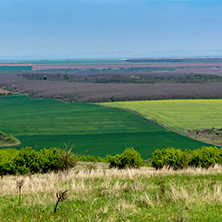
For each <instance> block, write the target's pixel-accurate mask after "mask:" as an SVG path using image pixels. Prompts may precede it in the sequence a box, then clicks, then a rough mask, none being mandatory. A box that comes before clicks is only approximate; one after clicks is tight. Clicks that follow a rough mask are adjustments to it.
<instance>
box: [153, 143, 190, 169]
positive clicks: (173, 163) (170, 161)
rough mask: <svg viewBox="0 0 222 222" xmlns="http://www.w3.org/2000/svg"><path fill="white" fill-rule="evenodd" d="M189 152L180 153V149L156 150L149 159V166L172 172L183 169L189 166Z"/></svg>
mask: <svg viewBox="0 0 222 222" xmlns="http://www.w3.org/2000/svg"><path fill="white" fill-rule="evenodd" d="M189 156H190V155H189V152H187V151H185V152H182V151H181V150H180V149H178V150H175V148H172V147H170V148H166V149H162V150H159V149H157V150H156V151H155V152H154V153H153V154H152V158H151V165H152V166H153V167H155V168H156V169H162V168H163V167H164V166H167V167H169V168H173V169H174V170H177V169H183V168H185V167H187V166H188V164H189Z"/></svg>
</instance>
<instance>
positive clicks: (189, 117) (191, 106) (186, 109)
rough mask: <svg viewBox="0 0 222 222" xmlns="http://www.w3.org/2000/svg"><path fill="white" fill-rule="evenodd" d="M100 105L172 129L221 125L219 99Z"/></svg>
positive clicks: (204, 127)
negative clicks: (119, 109) (135, 113)
mask: <svg viewBox="0 0 222 222" xmlns="http://www.w3.org/2000/svg"><path fill="white" fill-rule="evenodd" d="M101 105H105V106H107V107H116V108H121V109H129V110H132V111H135V112H138V113H140V114H142V115H144V116H147V117H151V118H153V119H154V120H156V121H157V122H159V123H161V124H163V125H165V126H167V127H169V128H170V129H173V130H179V131H181V130H192V129H211V128H212V127H213V128H221V127H222V100H221V99H205V100H197V99H193V100H156V101H129V102H110V103H101Z"/></svg>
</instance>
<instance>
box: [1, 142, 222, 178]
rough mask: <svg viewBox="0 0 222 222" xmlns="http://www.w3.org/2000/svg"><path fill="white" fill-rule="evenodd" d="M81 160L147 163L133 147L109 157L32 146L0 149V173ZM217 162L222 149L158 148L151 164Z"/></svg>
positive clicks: (60, 166) (63, 167) (183, 165)
mask: <svg viewBox="0 0 222 222" xmlns="http://www.w3.org/2000/svg"><path fill="white" fill-rule="evenodd" d="M78 161H84V162H107V163H109V164H110V168H112V167H116V168H119V169H124V168H140V167H141V166H144V165H145V164H144V160H143V159H142V158H141V155H140V154H139V153H138V152H137V151H136V150H134V149H133V148H126V150H125V151H124V152H123V153H122V154H117V155H115V156H110V155H107V157H106V158H101V157H97V158H96V157H94V156H90V155H87V156H86V155H83V156H77V155H74V154H73V153H72V152H71V151H64V150H61V149H58V148H50V149H42V150H40V151H35V150H34V149H32V148H31V147H26V148H22V149H21V150H16V149H2V150H0V175H7V174H28V173H31V174H33V173H48V172H51V171H54V172H57V171H64V170H68V169H70V168H73V167H75V165H76V164H77V162H78ZM215 164H222V149H219V148H217V147H212V146H210V147H206V146H203V147H202V148H201V149H197V150H192V151H191V150H185V151H182V150H180V149H175V148H172V147H170V148H165V149H162V150H160V149H157V150H156V151H155V152H154V153H153V154H152V157H151V159H150V163H149V166H152V167H154V168H155V169H162V168H163V167H168V168H172V169H174V170H178V169H184V168H187V167H202V168H206V169H208V168H209V167H213V166H214V165H215Z"/></svg>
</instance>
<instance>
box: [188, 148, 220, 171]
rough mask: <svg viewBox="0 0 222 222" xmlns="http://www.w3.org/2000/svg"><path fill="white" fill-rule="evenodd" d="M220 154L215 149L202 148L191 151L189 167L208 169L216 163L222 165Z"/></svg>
mask: <svg viewBox="0 0 222 222" xmlns="http://www.w3.org/2000/svg"><path fill="white" fill-rule="evenodd" d="M221 160H222V152H221V150H219V149H218V148H217V147H212V146H210V147H206V146H203V147H202V148H201V149H198V150H193V151H192V157H191V160H190V163H189V165H190V166H194V167H203V168H206V169H208V168H209V167H211V166H214V165H215V164H216V163H218V164H219V163H222V161H221Z"/></svg>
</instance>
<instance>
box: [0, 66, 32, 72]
mask: <svg viewBox="0 0 222 222" xmlns="http://www.w3.org/2000/svg"><path fill="white" fill-rule="evenodd" d="M23 71H32V66H0V72H23Z"/></svg>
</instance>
